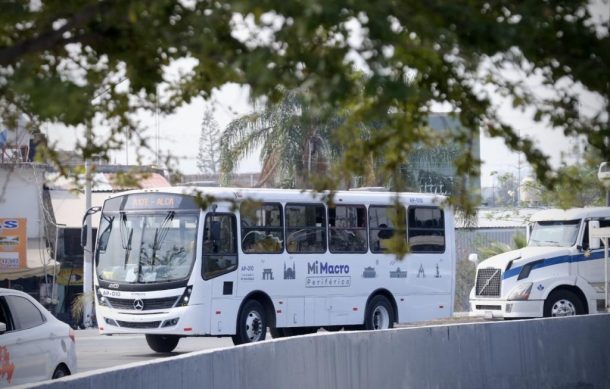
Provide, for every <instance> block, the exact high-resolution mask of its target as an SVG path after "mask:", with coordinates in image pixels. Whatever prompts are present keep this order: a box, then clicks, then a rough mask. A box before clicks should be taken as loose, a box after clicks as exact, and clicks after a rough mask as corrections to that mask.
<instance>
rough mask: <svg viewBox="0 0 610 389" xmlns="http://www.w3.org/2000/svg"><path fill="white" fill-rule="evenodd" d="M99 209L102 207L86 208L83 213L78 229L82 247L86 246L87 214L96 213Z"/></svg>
mask: <svg viewBox="0 0 610 389" xmlns="http://www.w3.org/2000/svg"><path fill="white" fill-rule="evenodd" d="M101 210H102V207H91V208H89V209H88V210H87V212H85V215H84V216H83V223H82V225H81V230H80V246H81V247H82V248H83V249H84V248H85V247H87V227H88V226H87V216H91V215H93V214H96V213H98V212H99V211H101Z"/></svg>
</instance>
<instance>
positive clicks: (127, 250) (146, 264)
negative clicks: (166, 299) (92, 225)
mask: <svg viewBox="0 0 610 389" xmlns="http://www.w3.org/2000/svg"><path fill="white" fill-rule="evenodd" d="M197 220H198V215H196V214H179V213H175V212H174V211H167V212H162V213H161V212H158V213H155V214H130V213H125V212H118V213H111V214H103V215H102V218H101V222H100V229H99V231H100V237H99V240H98V244H97V248H96V270H97V275H98V277H99V279H100V280H105V281H112V282H123V283H154V282H167V281H175V280H181V279H184V278H186V277H188V276H189V274H190V272H191V268H192V265H193V261H194V259H195V242H196V241H197Z"/></svg>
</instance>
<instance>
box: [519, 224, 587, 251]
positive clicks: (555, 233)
mask: <svg viewBox="0 0 610 389" xmlns="http://www.w3.org/2000/svg"><path fill="white" fill-rule="evenodd" d="M579 227H580V219H579V220H565V221H539V222H536V223H535V224H534V228H533V229H532V234H531V236H530V240H529V243H528V246H537V247H539V246H556V247H570V246H574V244H576V238H577V237H578V229H579Z"/></svg>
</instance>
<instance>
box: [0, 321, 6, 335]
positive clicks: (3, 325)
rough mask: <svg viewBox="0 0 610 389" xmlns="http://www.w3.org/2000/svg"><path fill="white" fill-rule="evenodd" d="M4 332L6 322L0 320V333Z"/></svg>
mask: <svg viewBox="0 0 610 389" xmlns="http://www.w3.org/2000/svg"><path fill="white" fill-rule="evenodd" d="M5 332H6V323H1V322H0V335H2V334H4V333H5Z"/></svg>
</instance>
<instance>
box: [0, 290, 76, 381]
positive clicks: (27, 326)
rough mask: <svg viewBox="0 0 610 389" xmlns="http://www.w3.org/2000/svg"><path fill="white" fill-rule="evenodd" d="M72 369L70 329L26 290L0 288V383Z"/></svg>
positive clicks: (40, 378)
mask: <svg viewBox="0 0 610 389" xmlns="http://www.w3.org/2000/svg"><path fill="white" fill-rule="evenodd" d="M75 372H76V345H75V340H74V332H73V331H72V329H71V328H70V327H69V326H68V325H67V324H65V323H63V322H61V321H59V320H58V319H56V318H55V317H54V316H53V315H51V313H50V312H49V311H47V310H46V309H45V308H44V307H43V306H42V305H40V304H39V303H38V302H37V301H36V300H34V299H33V298H32V297H31V296H29V295H28V294H26V293H23V292H19V291H17V290H12V289H3V288H0V387H5V386H8V385H19V384H24V383H30V382H37V381H43V380H48V379H52V378H60V377H64V376H66V375H70V374H72V373H75Z"/></svg>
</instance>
